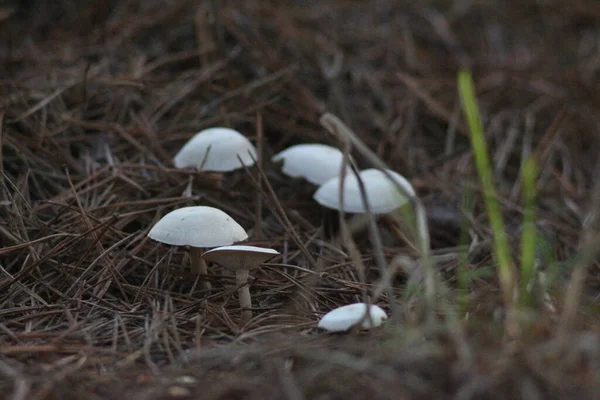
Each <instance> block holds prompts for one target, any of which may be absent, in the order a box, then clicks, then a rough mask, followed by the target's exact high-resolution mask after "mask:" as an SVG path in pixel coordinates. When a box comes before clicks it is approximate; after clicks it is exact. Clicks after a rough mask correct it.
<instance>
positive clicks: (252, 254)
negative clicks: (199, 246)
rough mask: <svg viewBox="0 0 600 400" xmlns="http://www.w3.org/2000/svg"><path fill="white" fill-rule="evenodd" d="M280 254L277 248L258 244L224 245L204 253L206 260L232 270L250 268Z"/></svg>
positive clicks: (203, 256)
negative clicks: (258, 245)
mask: <svg viewBox="0 0 600 400" xmlns="http://www.w3.org/2000/svg"><path fill="white" fill-rule="evenodd" d="M277 254H279V252H278V251H277V250H274V249H269V248H265V247H256V246H242V245H237V246H223V247H217V248H215V249H212V250H209V251H207V252H206V253H204V254H202V258H204V259H205V260H206V261H210V262H214V263H217V264H219V265H221V266H223V267H225V268H229V269H231V270H234V271H236V270H240V269H244V270H250V269H253V268H256V267H258V266H259V265H260V264H262V263H264V262H265V261H267V260H268V259H270V258H273V257H274V256H276V255H277Z"/></svg>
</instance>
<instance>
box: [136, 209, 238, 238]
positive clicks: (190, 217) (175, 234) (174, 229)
mask: <svg viewBox="0 0 600 400" xmlns="http://www.w3.org/2000/svg"><path fill="white" fill-rule="evenodd" d="M148 236H149V237H150V238H151V239H153V240H156V241H158V242H161V243H166V244H170V245H175V246H192V247H214V246H223V245H228V244H232V243H235V242H239V241H241V240H245V239H247V238H248V234H247V233H246V231H245V230H244V228H242V227H241V226H240V224H238V223H237V222H235V221H234V219H233V218H231V217H230V216H229V215H228V214H226V213H225V212H223V211H221V210H219V209H218V208H213V207H206V206H194V207H183V208H179V209H177V210H174V211H171V212H170V213H168V214H166V215H165V216H164V217H162V218H161V220H160V221H158V222H157V223H156V225H154V226H153V227H152V229H151V230H150V232H148Z"/></svg>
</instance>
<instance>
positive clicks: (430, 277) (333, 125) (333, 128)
mask: <svg viewBox="0 0 600 400" xmlns="http://www.w3.org/2000/svg"><path fill="white" fill-rule="evenodd" d="M320 122H321V125H323V126H324V127H325V128H326V129H327V130H328V131H329V132H331V133H332V134H335V135H338V136H339V137H340V139H341V140H342V141H343V142H346V141H349V142H350V143H351V144H352V146H353V147H354V148H355V149H356V150H357V151H358V152H359V153H360V154H362V156H363V157H365V159H366V160H367V161H368V162H369V163H370V164H371V165H373V166H374V167H375V168H377V169H379V170H381V172H382V173H383V174H384V175H385V176H386V177H387V178H388V179H389V180H390V181H391V182H393V183H394V185H395V187H396V190H398V191H399V192H400V193H402V194H403V195H404V196H405V197H406V198H408V199H409V200H410V203H411V205H412V207H413V209H414V212H415V215H416V229H417V232H418V235H417V236H418V239H419V251H420V253H421V257H422V264H421V265H422V266H423V268H424V272H425V273H424V275H425V300H426V302H427V313H428V318H433V317H434V316H435V309H436V305H435V304H436V292H437V288H436V275H435V274H436V272H435V270H434V267H433V260H432V258H431V249H430V238H429V229H428V227H427V217H426V214H425V207H424V206H423V203H421V200H420V199H419V198H418V197H417V196H415V195H413V194H412V193H411V192H412V190H411V189H410V188H406V187H403V186H402V184H401V183H400V182H398V181H397V180H395V179H394V177H393V176H391V174H390V173H389V172H388V171H387V169H388V167H387V166H386V165H385V163H384V162H383V161H381V160H380V159H379V157H377V155H376V154H375V153H373V151H371V149H369V147H368V146H367V145H365V144H364V143H363V142H362V140H360V138H359V137H358V136H357V135H356V134H355V133H354V132H352V130H351V129H350V128H349V127H347V126H346V125H345V124H344V123H343V122H342V121H341V120H340V119H339V118H338V117H336V116H335V115H333V114H331V113H325V114H323V115H322V116H321V119H320Z"/></svg>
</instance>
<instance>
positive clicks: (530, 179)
mask: <svg viewBox="0 0 600 400" xmlns="http://www.w3.org/2000/svg"><path fill="white" fill-rule="evenodd" d="M522 179H523V203H524V210H525V211H524V213H523V229H522V232H521V282H520V287H519V296H520V300H521V305H522V306H529V305H531V292H529V291H528V290H527V288H528V287H529V285H530V284H531V282H532V281H533V279H534V276H535V257H536V240H537V239H536V236H537V232H536V227H535V196H536V187H535V185H536V181H537V168H536V163H535V159H534V158H533V157H530V158H528V159H527V160H526V161H525V163H524V164H523V173H522Z"/></svg>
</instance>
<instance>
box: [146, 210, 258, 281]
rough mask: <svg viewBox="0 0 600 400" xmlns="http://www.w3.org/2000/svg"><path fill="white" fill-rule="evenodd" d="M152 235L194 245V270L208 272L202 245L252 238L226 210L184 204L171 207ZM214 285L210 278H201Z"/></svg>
mask: <svg viewBox="0 0 600 400" xmlns="http://www.w3.org/2000/svg"><path fill="white" fill-rule="evenodd" d="M148 236H149V237H150V238H151V239H153V240H156V241H157V242H161V243H165V244H170V245H174V246H190V259H191V264H192V272H195V273H197V274H202V275H205V276H206V274H207V273H208V270H207V268H206V263H205V262H204V260H203V259H202V257H201V255H202V249H203V248H207V247H215V246H223V245H229V244H232V243H235V242H239V241H242V240H245V239H247V238H248V234H247V233H246V231H245V230H244V228H242V227H241V226H240V225H239V224H238V223H237V222H235V220H234V219H233V218H232V217H230V216H229V215H228V214H226V213H225V212H223V211H221V210H219V209H217V208H213V207H206V206H195V207H183V208H179V209H177V210H174V211H171V212H170V213H168V214H167V215H165V216H164V217H162V218H161V219H160V221H158V222H157V223H156V225H154V226H153V227H152V229H151V230H150V232H148ZM201 287H202V288H203V289H210V284H209V283H208V282H205V281H203V282H201Z"/></svg>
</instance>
